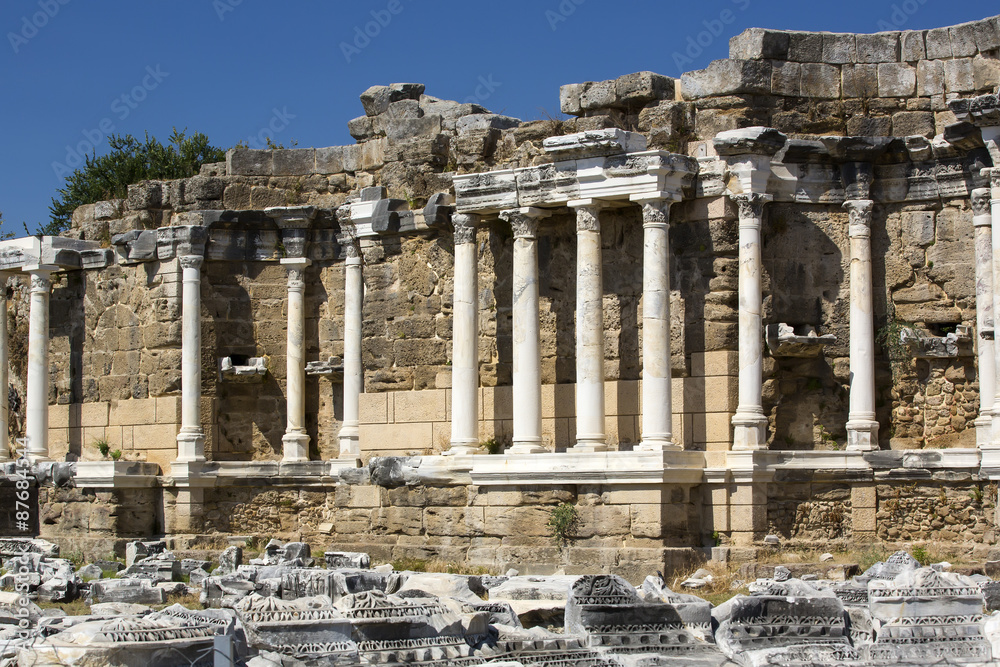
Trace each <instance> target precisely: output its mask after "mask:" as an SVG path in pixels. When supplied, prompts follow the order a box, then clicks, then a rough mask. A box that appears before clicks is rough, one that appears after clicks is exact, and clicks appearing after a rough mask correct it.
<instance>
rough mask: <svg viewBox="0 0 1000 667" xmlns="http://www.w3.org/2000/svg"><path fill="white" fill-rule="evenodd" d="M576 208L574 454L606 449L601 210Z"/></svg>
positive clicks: (590, 203)
mask: <svg viewBox="0 0 1000 667" xmlns="http://www.w3.org/2000/svg"><path fill="white" fill-rule="evenodd" d="M569 205H570V206H572V207H573V208H575V209H576V445H575V446H574V447H573V450H574V451H578V452H603V451H606V450H607V449H608V445H607V436H606V435H605V433H604V414H605V409H604V281H603V271H602V265H601V223H600V219H599V217H598V215H599V212H600V208H599V206H598V205H597V204H596V203H595V202H594V200H590V199H588V200H581V201H571V202H569Z"/></svg>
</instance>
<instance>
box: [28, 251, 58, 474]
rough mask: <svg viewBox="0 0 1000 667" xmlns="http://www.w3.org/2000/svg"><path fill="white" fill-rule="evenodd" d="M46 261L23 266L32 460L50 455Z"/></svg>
mask: <svg viewBox="0 0 1000 667" xmlns="http://www.w3.org/2000/svg"><path fill="white" fill-rule="evenodd" d="M57 269H58V267H56V266H53V265H48V264H35V265H31V266H25V267H24V271H25V272H27V273H29V274H31V292H30V315H29V321H28V383H27V385H28V386H27V391H26V394H27V396H26V398H27V401H26V402H27V405H26V408H25V417H26V422H27V423H26V425H25V435H26V436H27V439H28V458H29V459H30V460H31V461H48V460H50V459H49V292H50V290H51V289H52V273H53V272H54V271H56V270H57Z"/></svg>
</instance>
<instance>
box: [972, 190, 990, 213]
mask: <svg viewBox="0 0 1000 667" xmlns="http://www.w3.org/2000/svg"><path fill="white" fill-rule="evenodd" d="M991 194H992V193H991V192H990V189H989V188H976V189H975V190H973V191H972V212H973V215H975V216H977V217H978V216H982V215H989V214H990V195H991Z"/></svg>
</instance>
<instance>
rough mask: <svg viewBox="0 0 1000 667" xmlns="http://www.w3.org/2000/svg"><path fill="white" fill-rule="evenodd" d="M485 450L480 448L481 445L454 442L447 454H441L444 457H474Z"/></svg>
mask: <svg viewBox="0 0 1000 667" xmlns="http://www.w3.org/2000/svg"><path fill="white" fill-rule="evenodd" d="M482 453H483V448H482V447H480V446H479V443H478V442H476V443H470V442H453V443H451V447H450V448H449V449H448V451H446V452H441V455H442V456H472V455H474V454H482Z"/></svg>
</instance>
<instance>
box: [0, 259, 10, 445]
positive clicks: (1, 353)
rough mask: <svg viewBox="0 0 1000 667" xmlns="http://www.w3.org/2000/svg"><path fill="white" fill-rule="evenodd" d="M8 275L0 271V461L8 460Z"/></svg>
mask: <svg viewBox="0 0 1000 667" xmlns="http://www.w3.org/2000/svg"><path fill="white" fill-rule="evenodd" d="M8 278H10V276H9V275H8V274H6V273H0V290H2V293H0V306H2V307H0V462H2V461H9V460H10V405H9V403H8V399H9V392H10V387H9V381H8V378H7V368H8V365H9V363H10V356H9V355H10V352H9V350H8V347H7V279H8Z"/></svg>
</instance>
